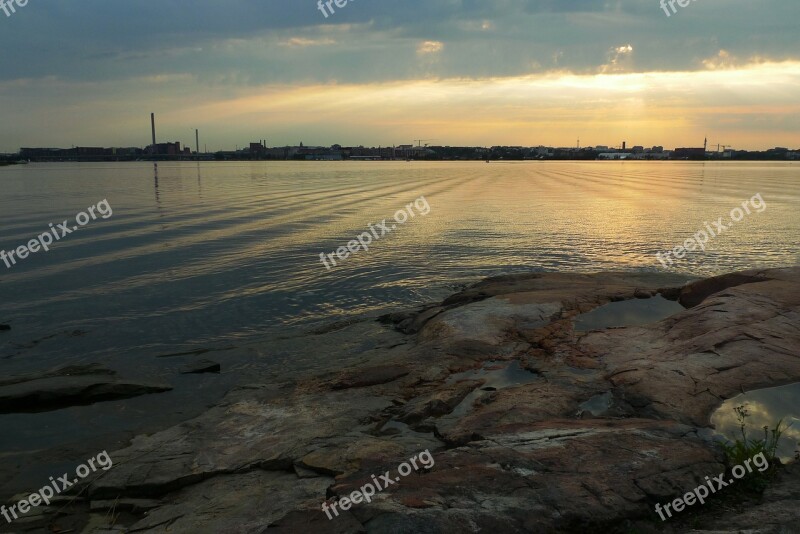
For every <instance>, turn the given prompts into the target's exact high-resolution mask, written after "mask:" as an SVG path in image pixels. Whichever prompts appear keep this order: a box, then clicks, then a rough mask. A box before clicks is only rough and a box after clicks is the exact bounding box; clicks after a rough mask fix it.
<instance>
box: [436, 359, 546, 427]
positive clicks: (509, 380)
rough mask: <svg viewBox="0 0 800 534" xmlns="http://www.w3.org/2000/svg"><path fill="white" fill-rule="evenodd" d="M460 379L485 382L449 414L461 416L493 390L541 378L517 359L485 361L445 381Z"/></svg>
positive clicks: (453, 381)
mask: <svg viewBox="0 0 800 534" xmlns="http://www.w3.org/2000/svg"><path fill="white" fill-rule="evenodd" d="M500 365H505V367H502V368H499V369H498V368H497V367H498V366H500ZM460 380H483V381H484V382H485V383H484V384H483V386H481V387H480V388H477V389H475V390H474V391H472V392H471V393H470V394H469V395H467V396H466V397H464V400H462V401H461V402H460V403H459V404H458V406H456V407H455V409H454V410H453V411H452V412H451V413H450V416H455V417H461V416H463V415H465V414H466V413H468V412H469V411H470V410H472V405H473V404H474V403H475V401H476V400H478V399H481V398H483V397H486V396H488V395H491V394H492V393H493V392H494V391H497V390H500V389H506V388H509V387H512V386H521V385H522V384H530V383H531V382H536V381H537V380H541V377H540V376H539V375H537V374H536V373H534V372H532V371H527V370H526V369H524V368H523V367H522V365H520V363H519V361H517V360H514V361H512V362H511V363H510V364H508V365H506V362H497V361H492V362H486V363H485V364H484V366H483V367H482V368H481V369H474V370H471V371H464V372H462V373H456V374H454V375H451V376H450V377H449V378H448V379H447V381H446V382H445V383H446V384H453V383H455V382H458V381H460Z"/></svg>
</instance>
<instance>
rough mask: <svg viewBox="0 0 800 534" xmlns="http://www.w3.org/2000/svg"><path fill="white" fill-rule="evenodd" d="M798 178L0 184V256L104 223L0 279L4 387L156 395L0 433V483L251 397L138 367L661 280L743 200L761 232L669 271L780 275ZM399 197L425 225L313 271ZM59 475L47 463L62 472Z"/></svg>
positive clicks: (509, 166) (298, 166)
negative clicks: (626, 276) (401, 317)
mask: <svg viewBox="0 0 800 534" xmlns="http://www.w3.org/2000/svg"><path fill="white" fill-rule="evenodd" d="M799 178H800V165H798V164H790V163H774V164H773V163H748V164H732V163H727V164H708V163H707V164H702V163H663V162H653V163H648V162H589V163H572V162H568V163H566V162H565V163H557V162H524V163H523V162H520V163H511V162H509V163H492V164H486V163H483V162H475V163H473V162H470V163H466V162H465V163H455V162H453V163H433V162H431V163H425V162H412V163H407V162H355V163H349V162H330V163H316V162H308V163H305V162H275V163H261V162H259V163H252V164H251V163H241V162H239V163H202V164H200V165H198V164H196V163H172V164H166V163H162V164H161V165H160V166H159V172H158V180H157V181H156V180H155V179H154V173H153V166H152V164H148V163H118V164H75V163H63V164H30V165H26V166H16V167H5V168H0V191H2V194H1V195H0V249H3V250H10V249H12V248H16V247H18V246H20V245H23V244H25V243H27V242H28V241H29V240H30V239H32V238H33V237H34V236H36V235H38V234H41V233H42V232H45V231H47V229H48V224H49V223H51V222H52V223H60V222H61V221H63V220H64V219H69V220H70V221H72V220H74V217H75V215H76V214H77V213H78V212H80V211H83V210H85V209H86V208H87V207H88V206H92V205H95V204H97V203H98V202H99V201H101V200H103V199H107V200H108V203H109V204H110V205H111V207H112V209H113V216H112V217H110V218H109V219H107V220H102V219H98V220H96V221H93V222H90V223H89V224H88V225H86V226H85V227H84V228H82V229H81V230H79V231H78V232H75V233H73V234H71V235H68V236H66V237H65V238H64V239H63V240H61V241H59V242H58V243H57V244H55V245H54V246H53V247H52V249H51V251H50V252H47V253H43V252H39V253H37V254H34V255H32V256H30V257H29V258H27V259H25V260H22V261H21V262H19V263H18V264H17V265H16V266H14V267H13V268H11V269H6V268H5V265H3V264H0V324H3V323H7V324H10V325H11V326H12V330H11V331H10V332H0V363H2V366H3V374H4V375H9V374H16V373H21V372H28V371H37V370H41V369H45V368H50V367H54V366H57V365H63V364H77V363H93V362H97V363H101V364H103V365H105V366H107V367H110V368H113V369H116V370H118V371H120V372H121V373H122V374H124V375H125V376H131V375H134V376H135V377H143V378H153V379H158V380H162V381H167V382H169V383H171V384H172V385H174V386H175V391H174V392H171V393H167V394H160V395H151V396H146V397H140V398H137V399H131V400H127V401H119V402H108V403H100V404H97V405H94V406H90V407H80V408H69V409H66V410H60V411H57V412H49V413H44V414H35V415H27V414H26V415H15V414H10V415H3V416H0V426H2V427H3V428H4V429H5V430H6V431H7V432H3V433H0V434H2V435H0V451H3V452H4V453H5V454H6V456H8V454H11V460H10V461H11V462H12V463H14V465H15V466H16V467H15V469H17V472H16V473H15V476H19V477H23V478H24V477H26V476H27V477H28V478H30V480H22V481H20V480H18V481H17V482H20V485H22V487H23V488H24V487H27V486H30V485H31V484H34V483H35V481H36V478H35V477H34V476H33V475H32V474H31V473H33V474H34V475H36V476H40V477H45V478H46V476H47V474H52V472H55V471H53V470H52V469H53V467H52V465H48V464H47V463H46V462H42V461H41V459H40V461H37V462H33V461H29V462H28V464H27V467H26V464H25V462H22V461H21V460H19V459H18V458H16V459H15V458H14V457H13V455H14V454H19V455H21V454H23V451H25V450H37V449H42V448H46V447H54V446H57V445H58V446H60V445H63V444H65V443H73V444H82V445H81V446H83V447H85V448H86V449H87V450H85V451H84V452H86V453H91V454H94V453H95V452H96V451H98V450H102V449H103V448H106V447H108V448H109V450H113V448H112V447H113V446H114V444H113V443H109V442H108V440H104V439H102V437H101V435H102V433H103V432H109V433H114V432H120V431H124V432H129V433H133V432H137V431H141V430H142V429H143V428H145V427H146V426H147V425H148V424H150V423H152V420H153V417H154V414H157V415H158V416H161V417H162V420H161V422H162V423H165V421H166V422H168V420H169V418H170V417H172V418H173V419H174V420H178V419H180V418H182V417H186V416H188V415H191V414H193V413H197V412H198V411H199V410H201V409H202V407H203V406H204V405H206V404H210V403H212V402H214V401H215V399H217V398H219V397H220V396H221V395H222V394H224V392H225V391H227V390H228V389H229V388H230V387H231V386H232V385H233V384H235V383H237V382H238V381H240V380H242V379H247V378H252V376H253V375H252V373H250V371H249V370H250V369H251V367H248V366H247V365H245V364H243V363H242V362H241V361H240V360H241V359H242V358H245V356H242V353H236V352H235V351H234V352H232V353H230V354H237V355H236V356H231V357H230V359H227V360H223V371H224V372H223V375H214V376H209V375H204V376H190V377H185V376H181V375H179V374H178V373H177V367H178V366H179V364H181V363H183V362H184V361H185V360H186V359H190V357H189V358H184V359H183V360H182V359H180V358H179V359H175V358H156V357H155V356H157V355H163V354H168V353H175V352H181V351H186V350H193V349H197V348H206V347H207V348H215V347H217V348H219V347H242V346H245V345H247V346H252V344H250V343H249V342H254V341H265V340H266V341H269V340H273V341H274V340H280V339H287V338H288V339H290V340H293V339H294V340H297V341H290V342H285V343H288V345H287V346H293V347H294V348H293V349H291V350H290V349H286V350H283V349H281V350H278V349H275V350H273V349H269V350H261V349H248V350H249V351H250V352H248V353H247V354H246V358H249V362H250V363H249V364H248V365H256V364H258V365H260V366H261V368H262V369H269V368H272V369H274V373H275V374H276V375H277V376H280V375H281V373H283V372H285V370H286V369H288V368H295V369H296V368H298V367H297V366H299V365H301V362H305V363H306V364H307V363H308V362H313V361H315V360H316V361H320V360H321V359H323V358H326V357H327V358H329V357H330V356H328V351H327V350H326V349H325V348H324V347H322V348H320V347H316V346H315V345H314V341H313V339H307V338H308V336H305V337H304V336H298V332H304V331H307V330H308V329H309V328H312V327H313V328H316V327H318V326H320V325H322V324H325V323H329V322H331V321H336V320H343V319H348V318H358V317H365V316H369V315H374V314H376V313H378V312H379V311H383V310H385V309H387V308H407V307H409V306H412V305H415V304H418V303H423V302H428V301H431V300H436V299H441V298H443V297H444V296H445V295H447V294H449V293H452V292H453V291H455V289H457V287H458V284H461V283H467V282H472V281H475V280H477V279H479V278H481V277H485V276H489V275H495V274H500V273H509V272H516V271H529V270H542V271H582V272H591V271H599V270H610V269H616V270H647V271H656V270H662V269H663V267H662V266H661V264H660V263H658V262H657V261H656V259H655V258H654V254H655V253H656V252H658V251H664V250H667V249H672V248H673V247H675V246H677V245H680V244H681V243H683V242H684V240H685V239H686V238H688V237H690V236H691V235H692V234H694V233H695V232H697V231H699V230H701V229H703V228H704V223H705V221H715V220H717V218H718V217H724V218H725V219H728V218H729V215H728V214H729V212H730V211H731V209H733V208H735V207H737V206H740V205H741V203H742V202H743V201H745V200H747V199H749V198H751V197H752V196H753V195H755V194H756V193H761V194H762V196H763V198H764V200H765V201H766V205H767V209H766V210H765V211H763V212H762V213H756V212H755V211H753V213H752V214H751V215H749V216H747V217H746V218H745V219H744V220H743V221H742V222H741V223H739V224H738V225H736V226H735V227H734V228H732V229H730V230H729V231H727V232H726V233H725V234H724V235H722V236H720V237H718V238H716V239H712V240H711V241H710V242H709V244H708V248H707V250H706V251H705V252H702V251H696V252H692V253H690V254H689V256H688V257H687V258H685V259H684V260H681V261H680V263H679V264H677V265H676V268H675V269H674V270H675V271H677V272H684V273H690V274H695V275H708V274H715V273H722V272H728V271H734V270H739V269H746V268H754V267H777V266H786V265H794V264H797V263H800V258H799V257H798V248H797V236H798V235H800V218H798V217H797V206H798V205H800V181H798V179H799ZM420 195H424V196H425V198H426V199H427V201H428V203H429V205H430V208H431V211H430V213H429V214H428V215H427V216H424V217H423V216H419V215H418V216H417V217H415V218H414V219H411V220H409V221H408V222H407V223H406V224H404V225H402V226H399V227H398V228H397V230H396V231H394V232H393V233H392V234H390V235H387V236H384V237H383V238H382V239H381V240H379V241H376V242H374V243H373V244H372V246H371V249H370V250H369V251H368V252H365V251H360V252H358V253H357V254H355V255H354V256H352V257H351V258H349V259H347V260H346V261H344V262H343V263H342V264H341V265H340V266H338V267H336V268H334V269H333V270H332V271H330V272H328V271H326V269H325V268H324V267H323V265H322V263H321V262H320V260H319V254H320V252H332V251H334V250H335V249H336V248H338V247H340V246H344V245H346V244H347V242H348V241H349V240H351V239H354V238H355V236H356V235H357V234H359V233H361V232H364V231H366V230H367V225H368V224H369V223H376V222H379V221H381V220H383V219H384V218H392V216H393V214H394V213H395V212H396V211H397V210H398V209H401V208H403V207H404V206H405V205H406V204H408V203H409V202H412V201H413V200H414V199H416V198H418V197H419V196H420ZM71 224H72V223H71ZM390 224H391V223H390ZM76 331H78V333H79V334H80V335H75V332H76ZM275 343H281V341H275ZM292 343H294V345H292ZM304 343H305V345H304ZM354 343H355V342H354ZM363 347H364V346H363V345H353V347H352V348H351V347H349V346H347V347H346V351H345V352H348V353H349V352H352V353H360V352H363V350H364V348H363ZM226 354H227V353H226ZM216 357H219V353H217V355H216ZM237 358H240V360H237ZM237 365H239V367H238V368H239V369H240V370H241V372H239V373H238V374H237V372H234V371H235V370H236V369H237ZM225 371H227V372H225ZM117 437H119V436H118V435H117ZM90 438H91V441H89V440H90ZM109 439H110V438H109ZM75 447H78V449H79V448H80V447H79V445H75ZM78 449H76V450H78ZM81 450H83V449H81ZM8 451H17V452H11V453H9V452H8ZM80 454H83V452H81V453H80ZM80 454H79V453H77V452H73V453H72V454H67V453H64V454H63V456H64V457H65V458H69V463H71V464H72V465H74V463H75V461H76V459H77V458H76V457H78V458H80V459H79V460H78V461H80V460H83V458H82V457H80ZM0 456H1V455H0ZM1 467H2V466H0V468H1ZM0 470H2V469H0ZM6 479H10V477H6ZM23 483H24V484H23ZM31 487H33V486H31ZM36 487H38V486H36Z"/></svg>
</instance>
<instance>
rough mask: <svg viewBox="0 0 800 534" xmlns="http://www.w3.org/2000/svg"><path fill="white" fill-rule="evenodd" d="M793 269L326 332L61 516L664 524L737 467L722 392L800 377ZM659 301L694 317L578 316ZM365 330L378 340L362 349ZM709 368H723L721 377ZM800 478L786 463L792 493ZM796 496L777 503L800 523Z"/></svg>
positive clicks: (513, 285) (415, 316) (490, 298)
mask: <svg viewBox="0 0 800 534" xmlns="http://www.w3.org/2000/svg"><path fill="white" fill-rule="evenodd" d="M798 275H800V268H798V267H796V268H787V269H772V270H766V271H746V272H743V273H733V274H729V275H723V276H720V277H714V278H710V279H700V280H696V281H694V282H692V283H689V284H687V285H684V283H683V281H684V280H686V278H685V277H678V276H674V275H668V274H644V273H598V274H594V275H585V274H570V273H533V274H527V275H510V276H501V277H495V278H491V279H487V280H484V281H482V282H479V283H477V284H474V285H472V286H471V287H469V288H467V289H465V290H464V291H461V292H458V293H456V294H454V295H451V296H450V297H448V298H447V299H445V300H444V301H443V302H442V303H440V304H439V305H438V306H429V307H423V308H422V309H418V310H416V311H413V312H401V313H394V314H388V315H385V316H383V317H382V318H381V322H380V323H371V322H370V323H356V324H352V325H345V326H344V327H343V328H342V329H339V330H336V331H332V332H331V331H327V332H321V333H319V334H317V336H316V337H317V338H318V339H315V340H314V343H310V344H309V346H313V345H316V346H318V347H320V346H324V347H326V348H327V347H330V350H332V351H334V352H337V351H341V352H342V353H347V354H349V355H350V357H349V358H348V359H347V360H344V361H339V360H338V359H336V358H331V359H330V360H329V361H330V362H331V364H330V365H329V366H328V368H327V370H320V371H318V372H317V373H315V374H312V375H304V374H303V373H297V374H295V375H294V376H280V377H278V376H276V378H275V380H272V381H260V382H259V383H256V384H251V385H249V386H242V387H239V388H237V389H235V390H234V391H232V392H230V393H229V394H228V395H227V396H226V397H225V398H224V399H223V401H222V402H220V403H219V404H218V405H217V406H215V407H213V408H211V409H210V410H208V411H207V412H205V413H203V414H201V415H200V416H198V417H196V418H194V419H192V420H190V421H187V422H184V423H181V424H179V425H176V426H174V427H171V428H169V429H166V430H164V431H162V432H158V433H156V434H153V435H150V436H146V435H141V436H138V437H137V438H135V439H134V440H133V441H132V443H131V445H130V446H129V447H127V448H125V449H122V450H118V451H109V454H110V456H111V458H113V459H114V463H115V466H114V468H113V469H111V470H109V471H108V472H107V473H103V474H102V476H100V477H97V478H95V479H93V480H92V481H91V482H89V483H88V484H86V485H84V486H82V487H81V489H80V491H81V500H76V501H75V502H73V503H72V506H71V511H70V512H69V513H70V514H72V515H68V516H67V517H68V519H69V520H70V521H71V522H74V524H75V525H79V524H81V523H82V522H84V521H86V520H87V519H90V518H91V517H94V518H95V520H96V519H97V514H100V515H102V514H104V513H105V511H104V508H103V506H104V504H103V503H116V506H118V507H119V508H123V509H125V508H127V509H129V510H130V511H132V512H134V513H131V514H129V515H124V517H121V518H120V520H121V521H122V522H123V524H125V525H127V526H129V527H131V528H132V529H133V530H135V531H137V532H166V530H165V528H166V526H167V525H169V526H170V529H171V530H170V532H192V531H202V529H203V528H217V527H218V528H225V529H228V531H231V532H256V531H261V530H260V529H264V528H266V527H267V526H268V525H272V526H273V527H274V528H278V529H279V530H280V529H281V528H282V529H283V530H280V531H285V532H296V531H301V530H303V531H306V532H307V531H308V528H309V527H311V528H312V529H314V531H315V532H316V531H319V532H334V531H338V532H351V531H352V532H383V531H386V530H385V529H400V530H403V529H405V531H418V530H419V529H420V528H422V527H423V525H427V526H426V527H425V528H427V529H428V530H427V531H431V532H449V531H453V530H452V529H454V528H463V526H464V525H465V524H466V523H465V522H467V523H470V524H475V525H479V526H480V527H481V528H490V527H491V528H492V529H494V530H496V531H498V532H522V531H529V530H530V529H534V530H536V531H542V532H551V531H572V530H570V529H578V528H587V529H595V528H597V529H601V528H606V529H608V528H616V527H615V526H619V525H622V524H624V523H625V522H630V521H638V522H641V521H644V522H645V523H649V522H651V520H652V517H650V515H652V514H654V512H652V506H650V503H651V502H667V501H669V500H671V498H674V496H676V493H677V489H678V488H685V491H689V489H691V488H692V487H695V486H696V485H697V484H696V483H695V480H702V478H703V476H705V475H710V474H715V473H718V472H720V471H724V468H725V466H724V462H723V458H722V455H721V452H720V451H719V450H718V448H717V447H715V445H714V443H713V441H712V440H710V438H709V437H708V435H707V432H706V430H704V429H707V428H709V425H710V423H709V418H710V415H711V413H712V412H713V410H715V409H716V408H717V407H718V406H719V405H720V403H721V402H722V400H723V399H725V398H730V397H732V396H734V395H735V394H738V393H739V392H740V390H752V389H756V388H763V387H768V386H775V385H781V384H784V383H794V382H799V381H800V357H799V356H800V350H798V348H797V347H800V332H798V331H797V329H796V327H794V328H793V329H792V327H791V324H789V322H788V321H786V320H785V317H786V316H787V315H789V314H792V313H797V311H798V307H800V280H799V279H800V276H798ZM656 295H661V296H662V297H664V298H666V299H668V300H671V301H675V300H679V301H680V302H681V304H683V305H684V307H686V309H685V311H682V312H680V313H678V314H676V315H672V316H670V317H667V318H664V319H662V320H660V321H657V322H655V323H648V324H644V325H638V326H628V327H621V328H611V329H605V330H598V331H589V332H585V333H578V332H575V330H574V327H573V320H574V319H575V317H577V316H578V315H580V314H585V313H587V312H589V311H591V310H595V309H597V308H599V307H601V306H604V305H607V304H610V303H615V302H633V301H636V300H640V301H646V300H647V299H649V298H651V297H653V296H656ZM754 303H756V304H754ZM720 311H724V312H723V313H720ZM376 328H378V329H380V331H379V332H378V331H376V330H374V329H376ZM370 330H372V331H373V332H378V333H379V334H380V337H381V338H382V339H383V340H384V344H382V345H381V344H377V345H376V346H374V347H373V348H371V349H370V350H368V351H367V352H366V353H362V352H359V351H358V350H354V349H357V347H358V343H357V340H358V335H360V334H362V333H364V332H367V331H370ZM767 333H769V335H767ZM348 340H349V341H348ZM354 340H355V341H354ZM757 340H760V341H757ZM334 341H336V342H340V343H342V346H341V347H335V345H334ZM720 346H725V347H727V348H726V349H721V348H720ZM715 347H716V348H715ZM709 350H710V351H711V352H708V351H709ZM687 351H688V352H687ZM687 354H691V357H688V356H687ZM712 362H713V363H712ZM708 365H713V366H714V367H715V368H718V369H723V370H722V371H717V372H716V373H715V374H711V375H710V374H708V372H707V371H705V370H704V369H706V366H708ZM673 370H674V371H673ZM712 376H713V378H710V377H712ZM778 376H780V377H781V378H780V379H778V378H777V377H778ZM598 397H599V398H605V399H606V402H604V403H601V404H600V405H598V403H597V400H598ZM582 406H583V407H585V408H583V409H582V408H581V407H582ZM423 450H429V451H430V453H431V454H432V457H433V458H434V459H435V466H433V467H432V468H431V469H430V470H427V471H425V472H421V473H418V474H417V475H411V476H409V477H408V478H406V479H404V480H403V482H402V483H401V484H397V485H393V486H391V487H389V488H386V489H385V491H383V492H381V493H380V495H378V496H376V497H375V498H374V499H373V500H372V502H371V503H368V504H367V503H362V504H358V505H356V506H353V508H351V509H349V510H348V511H347V512H343V513H342V514H341V515H340V516H338V517H336V518H335V519H334V520H329V519H328V518H327V517H326V516H325V514H324V513H323V511H322V509H321V504H322V503H323V502H325V501H326V499H329V498H331V497H336V498H337V499H339V498H341V497H344V496H346V495H348V494H350V493H351V492H353V491H354V490H357V489H358V488H359V487H361V486H363V485H364V483H365V481H367V480H368V479H369V477H370V474H375V473H383V472H384V471H386V470H388V469H391V468H394V467H396V466H397V465H398V464H399V463H401V462H402V461H404V458H405V459H407V458H410V457H412V455H414V454H417V453H419V452H421V451H423ZM799 476H800V473H798V470H797V469H796V466H789V467H787V468H786V469H785V472H782V474H781V477H783V478H781V479H780V480H781V481H779V482H778V483H777V484H778V486H779V487H784V486H783V484H785V483H787V482H786V481H785V479H786V477H789V478H788V480H790V481H794V482H792V483H794V484H796V481H797V480H798V479H799V478H798V477H799ZM465 484H466V485H465ZM510 488H515V489H514V491H512V492H509V489H510ZM768 491H770V490H768ZM209 496H213V498H212V499H211V500H208V497H209ZM779 497H780V495H779ZM775 498H778V497H775ZM83 499H88V500H83ZM143 501H147V504H143ZM479 503H483V504H479ZM487 503H491V504H490V505H488V506H487ZM781 503H785V504H781ZM772 504H773V505H774V504H775V503H772ZM790 504H791V500H780V502H779V503H778V505H780V506H784V508H780V509H781V510H784V511H786V512H787V513H789V511H790V509H789V508H788V507H789V506H790ZM108 506H111V505H110V504H109V505H108ZM88 507H91V508H92V509H93V510H94V514H93V515H92V514H90V515H88V516H87V511H88V509H89V508H88ZM795 508H796V507H794V508H792V509H791V510H794V509H795ZM143 509H147V510H148V513H147V514H146V515H142V510H143ZM137 510H138V512H137ZM648 512H649V515H648ZM762 512H763V513H762ZM697 513H699V514H700V515H699V516H695V515H693V516H692V518H693V520H698V521H701V522H702V521H703V520H704V518H705V520H706V521H711V519H713V522H714V524H715V525H716V524H717V522H719V521H722V522H723V523H725V522H727V523H729V524H734V523H735V524H737V525H739V524H746V523H747V522H748V521H751V520H749V519H747V517H749V516H748V515H747V514H750V515H752V514H756V516H758V517H759V518H760V519H759V520H760V521H762V525H763V521H764V517H763V515H764V514H767V512H765V511H764V508H763V507H762V506H761V505H754V506H753V507H752V509H749V510H747V511H743V512H741V514H739V515H738V516H737V515H736V514H732V513H726V514H723V516H722V517H719V516H718V510H717V509H716V507H710V508H709V509H708V510H707V511H706V512H703V511H699V512H697ZM792 513H794V514H796V513H797V512H796V511H794V512H792ZM126 514H127V512H126ZM715 514H717V515H715ZM759 514H761V515H759ZM648 517H649V519H648ZM41 520H42V521H45V522H46V521H47V515H43V516H42V517H41ZM679 521H680V519H679ZM752 521H754V520H752ZM59 524H62V525H63V524H64V520H63V519H62V520H59ZM781 524H783V523H781ZM223 525H224V527H223ZM737 528H738V527H737ZM197 529H200V530H197ZM331 529H332V530H331Z"/></svg>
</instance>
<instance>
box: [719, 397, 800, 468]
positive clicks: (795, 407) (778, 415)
mask: <svg viewBox="0 0 800 534" xmlns="http://www.w3.org/2000/svg"><path fill="white" fill-rule="evenodd" d="M743 405H744V406H746V407H747V413H748V414H749V416H748V417H746V418H745V424H746V425H747V426H746V434H747V437H748V439H764V427H765V426H768V427H769V428H770V429H772V428H775V425H776V424H777V422H778V421H779V420H781V419H783V425H782V426H783V427H784V428H785V430H784V432H783V436H782V437H781V440H780V442H779V443H778V451H777V456H778V457H779V458H780V459H781V461H783V462H788V461H790V460H793V459H794V458H795V451H797V450H798V449H800V445H799V444H798V442H800V382H798V383H795V384H789V385H787V386H780V387H774V388H766V389H756V390H753V391H748V392H747V393H743V394H741V395H737V396H735V397H733V398H731V399H728V400H726V401H725V402H723V403H722V406H720V407H719V408H718V409H717V410H716V411H715V412H714V413H713V414H712V415H711V424H712V425H714V428H715V429H716V432H717V435H718V436H724V437H725V438H727V439H729V440H734V439H737V438H738V439H741V437H742V434H741V431H740V424H739V421H738V420H737V418H736V411H735V410H734V408H736V407H737V406H743Z"/></svg>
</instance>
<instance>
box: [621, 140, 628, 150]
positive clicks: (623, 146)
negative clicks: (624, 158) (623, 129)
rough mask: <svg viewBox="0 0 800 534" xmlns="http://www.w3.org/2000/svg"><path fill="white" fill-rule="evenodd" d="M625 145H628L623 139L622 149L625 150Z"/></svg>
mask: <svg viewBox="0 0 800 534" xmlns="http://www.w3.org/2000/svg"><path fill="white" fill-rule="evenodd" d="M627 146H628V143H627V142H625V141H623V142H622V150H625V148H626V147H627Z"/></svg>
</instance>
